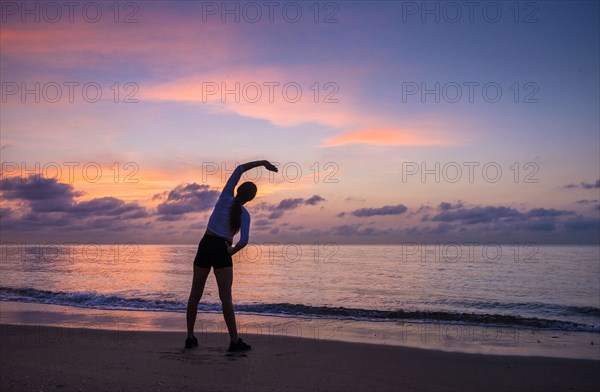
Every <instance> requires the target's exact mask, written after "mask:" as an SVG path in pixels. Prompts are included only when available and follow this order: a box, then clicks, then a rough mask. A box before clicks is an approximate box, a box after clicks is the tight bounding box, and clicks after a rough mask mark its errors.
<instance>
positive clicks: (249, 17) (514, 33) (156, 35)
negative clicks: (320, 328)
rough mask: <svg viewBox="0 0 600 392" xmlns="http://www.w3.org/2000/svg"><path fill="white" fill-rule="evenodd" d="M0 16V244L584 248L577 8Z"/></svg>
mask: <svg viewBox="0 0 600 392" xmlns="http://www.w3.org/2000/svg"><path fill="white" fill-rule="evenodd" d="M1 6H2V9H1V11H2V15H1V18H2V19H1V24H0V28H1V30H0V33H1V34H0V51H1V56H0V71H1V75H2V76H1V82H2V97H1V99H2V101H1V105H2V106H1V109H0V126H1V146H0V147H1V150H0V153H1V162H2V173H1V180H0V181H1V182H0V185H1V188H0V192H1V195H2V198H1V201H0V208H1V210H0V213H1V218H2V219H1V224H0V228H1V234H2V242H22V243H45V242H83V243H88V242H95V243H122V242H123V243H124V242H135V243H139V244H145V243H161V244H196V243H197V242H198V241H199V239H200V238H201V236H202V234H203V232H204V229H205V228H206V223H207V221H208V217H209V216H210V213H211V211H212V208H213V206H214V203H215V202H216V199H217V197H218V195H219V192H220V190H221V189H222V187H223V185H224V183H225V181H226V180H227V176H228V175H229V174H230V173H231V172H232V171H233V169H234V168H235V166H236V165H237V164H241V163H244V162H249V161H253V160H262V159H266V160H269V161H271V162H274V163H275V164H276V165H277V166H278V167H279V169H280V170H279V173H277V174H276V175H273V174H269V173H268V172H267V171H266V170H264V169H263V170H259V169H253V170H252V171H250V172H248V173H246V175H245V176H244V177H243V181H254V182H255V183H256V184H257V185H258V189H259V191H258V194H257V197H256V199H254V200H253V201H252V202H251V203H249V204H248V205H247V208H248V210H249V212H250V214H251V216H252V223H251V232H250V241H251V242H280V243H285V242H294V243H314V242H323V243H326V242H335V243H340V244H343V243H352V244H357V243H364V244H371V243H373V244H401V243H407V242H468V243H472V242H482V243H486V242H496V243H514V242H518V243H521V242H523V243H528V242H533V243H539V244H598V241H599V238H600V202H599V199H600V131H599V124H600V113H599V112H600V102H599V101H600V98H599V97H600V94H599V91H600V81H599V72H598V70H599V69H600V61H599V48H600V45H599V44H600V42H599V40H600V39H599V37H600V29H599V20H600V18H599V16H600V11H599V3H598V2H596V1H538V2H535V1H534V2H512V1H511V2H485V1H484V2H437V1H430V2H411V1H368V2H366V1H333V2H327V1H323V2H314V1H298V2H286V1H279V2H262V1H261V2H235V1H229V2H220V1H219V2H204V1H171V2H161V1H152V2H142V1H139V2H120V3H115V2H85V1H84V2H76V3H68V2H67V3H63V2H2V4H1Z"/></svg>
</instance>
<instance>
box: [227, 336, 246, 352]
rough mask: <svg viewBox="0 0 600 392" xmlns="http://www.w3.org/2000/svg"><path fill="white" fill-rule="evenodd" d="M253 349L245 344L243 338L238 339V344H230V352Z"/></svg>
mask: <svg viewBox="0 0 600 392" xmlns="http://www.w3.org/2000/svg"><path fill="white" fill-rule="evenodd" d="M251 348H252V347H250V346H249V345H247V344H246V343H244V341H243V340H242V338H238V342H237V343H233V342H229V350H227V351H229V352H235V351H248V350H250V349H251Z"/></svg>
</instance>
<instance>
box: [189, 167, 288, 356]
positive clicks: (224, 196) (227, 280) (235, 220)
mask: <svg viewBox="0 0 600 392" xmlns="http://www.w3.org/2000/svg"><path fill="white" fill-rule="evenodd" d="M259 166H264V167H265V168H266V169H267V170H270V171H273V172H277V168H276V167H275V166H274V165H273V164H271V163H270V162H269V161H255V162H248V163H244V164H243V165H239V166H238V167H237V168H236V169H235V170H234V171H233V173H232V174H231V177H229V179H228V180H227V184H225V187H224V188H223V191H222V192H221V195H220V196H219V199H218V200H217V203H216V205H215V208H214V210H213V212H212V214H211V216H210V218H209V219H208V226H207V228H206V232H205V233H204V236H203V237H202V239H201V240H200V244H199V245H198V251H197V253H196V258H195V259H194V278H193V282H192V289H191V291H190V297H189V299H188V305H187V335H188V336H187V339H186V340H185V348H192V347H197V346H198V340H197V339H196V337H195V336H194V325H195V324H196V314H197V312H198V303H199V302H200V299H201V298H202V293H203V292H204V285H205V284H206V279H207V278H208V275H209V274H210V267H213V268H214V274H215V278H216V280H217V286H218V287H219V299H220V300H221V304H222V307H223V317H224V318H225V323H226V324H227V329H228V331H229V338H230V339H231V341H230V343H229V350H228V351H245V350H250V346H249V345H248V344H246V343H245V342H244V341H243V340H242V339H241V338H240V337H239V336H238V333H237V326H236V323H235V313H234V311H233V301H232V299H231V285H232V283H233V263H232V260H231V256H233V255H234V254H236V253H237V252H239V251H240V250H241V249H242V248H243V247H244V246H246V245H247V244H248V236H249V228H250V214H249V213H248V211H247V210H246V208H244V207H243V205H244V204H246V203H247V202H249V201H250V200H252V199H254V196H256V191H257V188H256V185H255V184H254V183H252V182H244V183H243V184H242V185H240V186H239V187H238V189H237V195H236V196H235V197H234V196H233V190H234V188H235V186H236V185H237V183H238V181H239V180H240V177H241V176H242V174H243V173H244V172H246V171H248V170H250V169H253V168H255V167H259ZM238 231H240V240H239V241H238V242H237V244H235V246H231V245H232V244H233V236H234V235H235V234H236V233H237V232H238Z"/></svg>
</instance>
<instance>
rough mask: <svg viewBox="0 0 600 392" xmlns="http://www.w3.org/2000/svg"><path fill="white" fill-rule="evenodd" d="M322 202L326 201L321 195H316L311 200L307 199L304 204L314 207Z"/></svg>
mask: <svg viewBox="0 0 600 392" xmlns="http://www.w3.org/2000/svg"><path fill="white" fill-rule="evenodd" d="M321 201H325V199H323V198H322V197H321V196H319V195H314V196H311V197H310V198H308V199H306V200H305V201H304V204H307V205H309V206H314V205H315V204H317V203H319V202H321Z"/></svg>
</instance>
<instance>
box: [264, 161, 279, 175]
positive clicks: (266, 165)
mask: <svg viewBox="0 0 600 392" xmlns="http://www.w3.org/2000/svg"><path fill="white" fill-rule="evenodd" d="M264 166H265V168H266V169H267V170H269V171H272V172H275V173H277V172H278V171H279V169H277V167H275V165H273V164H272V163H271V162H269V161H265V164H264Z"/></svg>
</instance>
